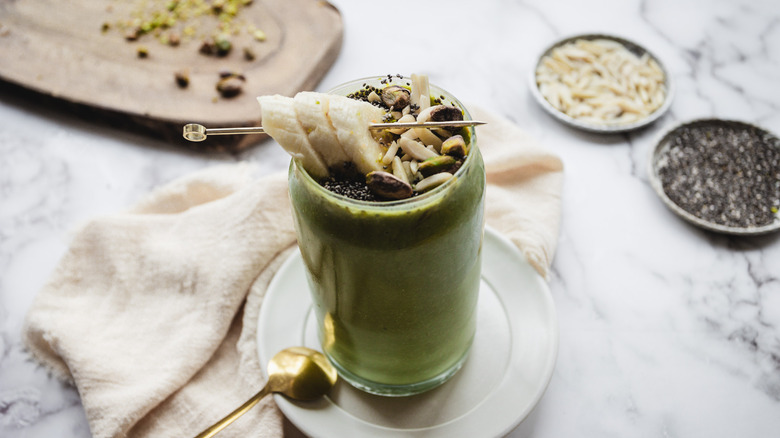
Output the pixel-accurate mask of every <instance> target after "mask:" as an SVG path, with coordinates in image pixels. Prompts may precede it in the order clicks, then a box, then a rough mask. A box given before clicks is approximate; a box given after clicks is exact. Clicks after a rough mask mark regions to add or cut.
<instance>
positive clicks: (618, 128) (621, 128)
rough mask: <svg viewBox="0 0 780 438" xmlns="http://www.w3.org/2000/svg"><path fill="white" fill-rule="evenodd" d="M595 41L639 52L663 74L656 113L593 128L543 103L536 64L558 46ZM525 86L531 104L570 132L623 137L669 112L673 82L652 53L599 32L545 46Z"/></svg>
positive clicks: (661, 63) (631, 42)
mask: <svg viewBox="0 0 780 438" xmlns="http://www.w3.org/2000/svg"><path fill="white" fill-rule="evenodd" d="M597 38H604V39H609V40H612V41H617V42H619V43H621V44H623V45H625V46H627V48H629V50H631V47H633V48H636V49H639V50H640V51H642V52H644V53H647V54H648V55H649V56H650V57H652V58H653V59H654V60H655V62H656V63H658V66H659V67H660V68H661V71H663V73H664V84H665V85H666V97H665V98H664V103H663V104H662V105H661V106H660V107H659V108H658V109H657V110H655V111H653V112H652V113H650V115H648V116H647V117H645V118H644V119H642V120H639V121H636V122H633V123H626V124H621V125H596V124H593V123H587V122H583V121H581V120H577V119H575V118H574V117H571V116H569V115H566V114H564V113H562V112H561V111H559V110H558V109H556V108H555V107H553V106H552V104H550V102H548V101H547V99H545V97H544V96H543V95H542V93H541V91H540V90H539V86H538V85H537V84H536V68H537V67H538V66H539V63H540V62H541V61H542V58H544V57H545V56H546V55H547V54H548V53H549V52H550V51H551V50H553V49H554V48H556V47H559V46H562V45H563V44H566V43H568V42H571V41H575V40H577V39H597ZM528 86H529V88H530V89H531V94H532V95H533V96H534V100H536V102H537V103H538V104H539V105H540V106H541V107H542V109H544V110H545V111H546V112H547V113H548V114H549V115H551V116H553V117H554V118H555V119H556V120H558V121H559V122H562V123H564V124H565V125H568V126H570V127H572V128H577V129H580V130H583V131H586V132H591V133H596V134H619V133H625V132H629V131H635V130H638V129H640V128H644V127H645V126H648V125H650V124H652V123H654V122H655V121H656V120H658V119H659V118H661V116H663V115H664V114H666V112H668V111H669V108H670V107H671V106H672V101H673V100H674V94H675V83H674V80H673V79H672V76H671V75H670V74H669V69H667V68H666V65H665V64H664V63H663V61H661V58H660V57H658V56H657V55H656V54H655V53H654V52H652V51H650V50H648V49H647V47H645V46H644V45H642V44H639V43H637V42H635V41H633V40H631V39H629V38H626V37H623V36H619V35H616V34H608V33H601V32H593V33H579V34H573V35H569V36H566V37H563V38H561V39H558V40H556V41H554V42H553V43H552V44H549V45H548V46H546V47H545V48H544V49H543V50H542V51H541V53H540V54H539V55H538V56H537V57H536V58H535V60H534V64H533V68H532V69H531V71H530V74H529V75H528Z"/></svg>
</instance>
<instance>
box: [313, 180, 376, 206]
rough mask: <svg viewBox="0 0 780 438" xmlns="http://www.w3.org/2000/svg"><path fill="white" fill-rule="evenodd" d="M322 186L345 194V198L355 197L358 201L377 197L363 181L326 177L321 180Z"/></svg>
mask: <svg viewBox="0 0 780 438" xmlns="http://www.w3.org/2000/svg"><path fill="white" fill-rule="evenodd" d="M320 184H322V186H323V187H325V188H326V189H328V190H330V191H331V192H333V193H336V194H339V195H342V196H346V197H347V198H352V199H357V200H358V201H377V200H378V199H377V197H376V196H374V194H373V193H371V191H370V190H369V189H368V185H366V183H365V181H357V180H351V179H349V180H344V179H336V178H333V177H331V178H328V179H326V180H324V181H321V182H320Z"/></svg>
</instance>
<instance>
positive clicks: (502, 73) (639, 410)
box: [0, 0, 780, 438]
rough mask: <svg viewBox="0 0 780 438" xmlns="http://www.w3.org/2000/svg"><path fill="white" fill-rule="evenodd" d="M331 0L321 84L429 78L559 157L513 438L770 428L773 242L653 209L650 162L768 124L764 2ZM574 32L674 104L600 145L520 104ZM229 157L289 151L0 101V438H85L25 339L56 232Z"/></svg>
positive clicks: (779, 289) (776, 268) (778, 24)
mask: <svg viewBox="0 0 780 438" xmlns="http://www.w3.org/2000/svg"><path fill="white" fill-rule="evenodd" d="M333 3H334V4H335V5H336V6H338V7H339V9H340V10H341V13H342V16H343V20H344V26H345V34H344V45H343V48H342V51H341V54H340V56H339V58H338V60H337V61H336V63H335V65H334V66H333V68H332V69H331V71H330V72H329V73H328V74H327V76H326V77H325V78H324V80H323V81H322V83H321V84H320V85H319V89H321V90H325V89H328V88H330V87H331V86H334V85H336V84H338V83H340V82H343V81H345V80H348V79H353V78H356V77H363V76H370V75H376V74H385V73H412V72H422V73H427V74H429V76H430V79H431V82H434V83H437V84H439V85H440V86H442V87H443V88H445V89H447V90H449V91H451V92H452V93H453V94H455V95H457V96H459V97H460V98H461V99H462V100H463V101H465V102H471V103H473V104H478V105H482V106H485V107H489V108H492V109H493V110H495V111H497V112H499V113H501V114H504V115H505V116H507V117H509V118H510V119H512V120H513V121H515V122H516V123H517V124H518V125H519V126H521V127H522V128H523V129H525V130H526V131H527V132H528V133H529V134H531V135H532V136H533V137H535V138H536V139H537V140H538V141H539V142H540V143H541V144H543V145H545V146H546V147H548V148H550V149H551V150H552V151H554V152H555V153H557V154H559V155H560V156H561V157H562V159H563V161H564V164H565V168H566V170H565V175H566V176H565V178H566V183H565V189H564V203H563V218H562V228H561V234H560V241H559V246H558V252H557V254H556V257H555V261H554V264H553V275H552V278H551V289H552V293H553V297H554V299H555V302H556V306H557V310H558V316H559V322H560V329H561V334H560V348H559V356H558V362H557V366H556V369H555V373H554V375H553V378H552V381H551V383H550V386H549V389H548V391H547V393H546V395H545V397H544V398H543V399H542V401H541V403H540V404H539V406H538V408H537V410H536V411H535V412H534V414H533V415H532V417H531V418H530V419H529V421H528V422H527V423H524V424H523V425H522V426H521V427H520V428H518V429H517V430H516V431H514V432H513V433H512V434H511V435H510V436H511V437H520V436H533V437H556V438H557V437H594V438H595V437H599V438H601V437H674V438H697V437H724V438H725V437H753V438H764V437H766V438H771V437H777V436H780V235H778V234H775V235H770V236H764V237H753V238H737V237H727V236H721V235H715V234H711V233H707V232H704V231H700V230H698V229H696V228H693V227H692V226H690V225H688V224H686V223H684V222H682V221H681V220H680V219H678V218H677V217H676V216H674V215H673V213H671V212H670V211H669V210H667V209H666V208H665V207H664V206H663V204H662V203H661V201H660V200H658V199H657V197H656V195H655V194H654V192H653V191H652V189H651V187H650V185H649V183H648V179H647V175H646V171H645V169H646V166H647V159H648V156H649V151H650V149H651V147H652V146H653V143H654V140H655V139H656V137H657V136H658V135H659V134H660V133H661V132H663V131H664V130H665V129H667V128H668V127H670V126H671V125H673V124H676V123H678V122H681V121H686V120H691V119H695V118H700V117H721V118H730V119H738V120H744V121H748V122H752V123H756V124H759V125H761V126H763V127H765V128H767V129H769V130H771V131H773V132H775V133H780V103H779V102H780V3H778V2H777V0H717V1H715V0H644V1H642V0H558V1H543V0H526V1H512V0H487V1H481V2H473V1H472V2H466V1H445V0H435V1H433V0H429V1H425V2H413V1H410V0H401V1H395V2H392V3H379V2H364V1H357V0H334V1H333ZM396 13H397V14H398V15H396V16H395V17H394V19H391V20H387V19H384V18H382V16H386V15H388V14H389V15H394V14H396ZM404 18H409V20H405V19H404ZM1 20H2V16H0V22H1ZM582 32H605V33H613V34H617V35H621V36H624V37H627V38H629V39H633V40H635V41H637V42H639V43H640V44H643V45H645V46H646V47H647V48H649V49H650V50H651V51H653V52H654V53H655V54H657V55H658V56H660V57H661V58H662V60H663V62H664V63H665V65H666V66H667V68H668V69H669V71H670V72H671V74H672V76H673V79H674V81H675V83H676V91H677V92H676V96H675V101H674V103H673V105H672V107H671V110H670V112H669V113H668V114H667V115H666V116H665V117H663V118H662V119H660V120H659V121H658V122H657V123H655V124H654V125H653V126H651V127H649V128H648V129H645V130H643V131H640V132H635V133H632V134H625V135H613V136H599V135H593V134H586V133H582V132H579V131H575V130H573V129H570V128H566V127H564V126H562V125H561V124H560V123H558V122H557V121H555V120H554V119H553V118H551V117H549V116H548V115H546V114H545V113H544V112H543V111H542V110H541V108H539V107H538V106H537V105H536V103H535V102H533V100H532V98H531V96H530V93H529V92H528V89H527V82H526V81H527V76H528V74H529V69H530V68H531V66H532V64H533V62H534V58H535V57H536V56H537V55H538V54H539V52H540V51H541V50H542V49H543V48H544V47H545V46H547V45H548V44H549V43H550V42H552V41H553V40H555V39H558V38H560V37H563V36H567V35H571V34H576V33H582ZM0 44H2V43H1V42H0ZM0 50H2V46H1V45H0ZM237 160H249V161H253V162H257V163H260V165H261V169H262V171H263V172H271V171H275V170H278V169H283V168H284V167H285V166H286V162H287V157H286V155H285V154H284V153H283V152H282V151H281V149H280V148H278V147H277V146H276V145H274V144H273V143H270V142H269V143H266V144H262V145H260V146H258V147H255V148H253V149H251V150H249V151H246V152H244V153H241V154H238V155H235V156H230V155H217V156H213V155H210V156H205V155H198V154H194V153H189V152H183V151H181V150H176V149H172V148H170V147H168V146H166V145H165V144H163V143H161V142H158V141H155V140H150V139H147V138H145V137H140V136H134V135H131V134H127V133H125V132H120V131H116V130H113V129H111V128H108V127H105V126H97V125H94V124H91V123H87V122H84V121H82V120H79V119H75V118H72V117H70V116H68V115H65V114H61V113H57V112H52V111H51V110H48V109H46V108H42V107H38V106H36V105H34V104H32V103H29V102H24V101H20V100H19V99H16V98H13V97H8V96H4V95H2V94H0V436H3V437H9V438H14V437H31V438H39V437H40V438H42V437H53V436H58V437H65V438H80V437H88V436H89V435H90V434H89V428H88V425H87V422H86V418H85V416H84V412H83V409H82V407H81V404H80V401H79V397H78V393H77V392H76V391H75V390H74V389H73V388H70V387H67V386H65V385H63V384H61V383H59V382H57V381H56V380H55V379H53V378H52V377H49V376H47V374H46V372H45V371H44V370H43V369H42V368H41V367H39V366H38V365H36V363H35V362H34V361H33V360H32V359H31V358H30V356H29V355H27V354H26V353H25V352H24V350H23V348H22V345H21V341H20V332H21V325H22V321H23V318H24V315H25V313H26V311H27V309H28V308H29V306H30V304H31V302H32V299H33V297H34V296H35V294H36V293H37V291H38V290H39V289H40V288H41V286H42V285H43V283H44V281H45V280H46V278H47V277H48V275H49V273H50V272H51V270H52V269H53V267H54V266H55V264H56V263H57V261H58V259H59V257H60V256H61V255H62V254H63V252H64V251H65V248H66V246H67V243H68V233H69V232H70V230H72V229H73V228H74V227H75V226H77V225H78V224H79V223H80V222H82V221H84V220H86V219H88V218H90V217H93V216H95V215H98V214H102V213H108V212H114V211H117V210H120V209H122V208H124V207H125V206H127V205H129V204H131V203H133V202H134V201H135V200H137V199H138V198H139V197H140V196H142V195H143V194H144V193H146V192H148V191H149V190H150V189H151V188H153V187H155V186H157V185H159V184H161V183H163V182H166V181H169V180H171V179H173V178H175V177H178V176H180V175H183V174H186V173H188V172H190V171H192V170H195V169H198V168H202V167H205V166H209V165H213V164H215V163H217V162H226V161H237Z"/></svg>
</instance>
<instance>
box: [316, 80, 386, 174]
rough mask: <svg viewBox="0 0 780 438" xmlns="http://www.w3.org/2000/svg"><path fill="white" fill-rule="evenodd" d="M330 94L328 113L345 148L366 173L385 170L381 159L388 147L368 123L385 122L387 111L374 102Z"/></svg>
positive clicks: (356, 164)
mask: <svg viewBox="0 0 780 438" xmlns="http://www.w3.org/2000/svg"><path fill="white" fill-rule="evenodd" d="M329 97H330V100H329V104H328V112H327V117H328V120H329V121H330V123H331V126H333V128H334V129H335V130H336V137H338V139H339V143H340V144H341V147H342V148H343V149H344V152H346V153H347V155H348V156H349V157H350V158H351V160H352V162H353V163H355V167H357V169H358V170H359V171H360V172H361V173H363V174H364V175H365V174H368V173H369V172H373V171H376V170H382V161H381V160H382V157H383V156H384V153H385V151H384V149H382V146H381V145H380V144H379V143H378V142H377V141H376V139H374V136H373V135H372V134H371V131H369V129H368V127H369V125H370V124H372V123H381V122H382V117H383V116H384V114H385V112H384V111H383V110H382V109H381V108H378V107H375V106H374V105H371V104H370V103H367V102H363V101H359V100H354V99H350V98H348V97H346V96H336V95H330V96H329Z"/></svg>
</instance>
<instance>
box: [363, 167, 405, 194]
mask: <svg viewBox="0 0 780 438" xmlns="http://www.w3.org/2000/svg"><path fill="white" fill-rule="evenodd" d="M366 184H367V185H368V188H369V190H371V192H372V193H374V194H375V195H377V196H379V197H381V198H385V199H406V198H410V197H411V196H412V194H413V191H412V186H411V185H409V184H408V183H407V182H406V181H403V180H401V179H400V178H398V177H397V176H395V175H393V174H392V173H387V172H383V171H373V172H370V173H369V174H368V175H366Z"/></svg>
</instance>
